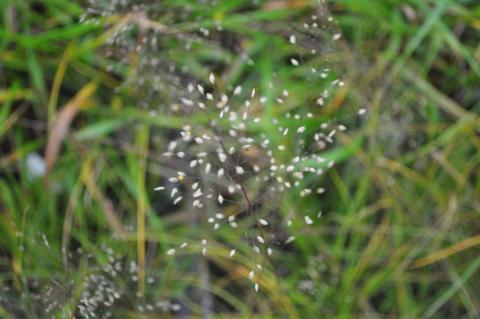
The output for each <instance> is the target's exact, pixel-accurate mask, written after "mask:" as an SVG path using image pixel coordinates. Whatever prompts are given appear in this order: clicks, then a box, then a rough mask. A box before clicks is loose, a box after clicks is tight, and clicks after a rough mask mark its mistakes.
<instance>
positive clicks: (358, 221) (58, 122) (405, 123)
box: [0, 0, 480, 318]
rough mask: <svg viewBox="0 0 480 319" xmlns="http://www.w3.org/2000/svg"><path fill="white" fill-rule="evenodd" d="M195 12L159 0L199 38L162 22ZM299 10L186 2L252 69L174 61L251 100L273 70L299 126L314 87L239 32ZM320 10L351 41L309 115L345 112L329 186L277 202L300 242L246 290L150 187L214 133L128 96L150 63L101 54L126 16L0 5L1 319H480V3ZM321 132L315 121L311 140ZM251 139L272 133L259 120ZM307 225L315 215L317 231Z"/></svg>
mask: <svg viewBox="0 0 480 319" xmlns="http://www.w3.org/2000/svg"><path fill="white" fill-rule="evenodd" d="M187 2H188V4H191V5H192V6H195V5H196V4H197V2H196V1H187ZM187 2H185V1H165V2H164V7H162V10H163V11H162V13H165V15H164V16H162V17H164V18H165V19H166V20H165V21H168V22H169V23H172V25H174V26H175V27H178V28H184V30H187V29H188V28H189V27H192V28H193V26H192V25H189V24H188V23H186V22H181V23H180V22H179V24H178V25H175V23H176V22H175V21H174V20H175V17H173V18H172V17H171V16H169V15H168V13H169V12H176V11H175V10H178V8H179V7H182V6H183V5H184V4H185V3H187ZM307 2H308V1H305V2H303V1H269V2H265V3H263V2H262V4H261V5H259V8H262V5H263V8H264V9H263V10H262V9H255V10H253V11H252V12H251V13H250V15H243V14H241V13H238V10H239V8H242V7H243V6H244V5H245V1H218V3H217V5H215V6H206V5H198V7H195V10H193V11H194V13H192V14H193V15H194V17H193V18H192V19H193V20H194V21H196V22H197V23H200V24H201V23H202V21H204V22H205V21H212V18H215V19H218V20H221V21H222V24H223V25H224V26H226V27H227V28H228V29H229V30H231V32H233V33H236V34H247V35H248V41H246V42H245V43H241V49H242V50H245V51H246V52H248V53H249V54H251V55H252V56H255V57H256V58H255V62H256V64H255V67H256V68H257V69H256V70H254V71H245V70H248V68H249V64H248V59H245V58H244V57H243V56H241V55H236V54H232V52H231V51H229V50H224V51H222V50H219V48H218V47H215V46H212V47H208V46H198V47H195V46H194V48H193V50H194V53H192V54H191V55H182V54H180V53H181V50H179V51H180V52H177V54H175V55H174V56H173V57H169V58H174V59H177V61H178V62H179V63H180V64H181V63H185V64H186V63H187V62H188V66H189V67H190V70H193V71H192V72H194V76H195V78H197V79H203V80H204V82H205V83H208V78H209V71H210V70H211V66H212V63H213V61H215V65H217V66H218V65H222V66H221V68H225V69H226V70H227V71H228V77H226V79H224V78H222V79H221V80H220V79H219V77H218V76H217V77H216V79H215V81H222V85H225V86H224V90H225V91H228V90H230V92H231V91H233V90H234V88H235V85H236V84H238V83H240V82H241V84H242V87H243V88H249V90H248V91H247V90H246V89H244V90H243V91H244V93H245V92H248V93H250V89H251V88H252V87H256V86H257V85H258V83H261V84H262V83H263V85H264V86H267V84H268V83H269V81H271V77H272V74H273V73H275V74H277V75H278V76H280V77H282V86H283V87H282V89H287V90H288V93H289V96H290V98H289V99H286V103H285V104H284V107H285V110H288V109H289V108H294V109H296V110H299V111H300V112H303V113H305V114H306V113H307V112H308V111H309V107H310V105H307V103H302V101H304V100H309V99H313V95H315V94H318V92H313V91H312V90H311V85H312V83H313V82H306V81H298V74H294V73H292V72H299V71H292V65H291V63H288V59H283V60H282V59H281V57H284V56H288V54H290V53H289V52H291V46H290V44H289V41H283V42H282V41H279V42H278V43H270V42H269V41H266V39H265V37H264V36H262V32H254V30H253V29H251V28H246V27H245V23H247V22H249V23H252V21H255V19H256V18H258V19H267V20H269V19H271V20H269V21H274V22H282V21H284V20H285V19H288V17H289V13H291V12H293V11H294V10H296V9H295V8H293V7H297V9H298V6H300V7H302V6H305V3H307ZM328 5H329V9H330V11H331V12H332V14H333V16H334V17H335V19H336V20H337V21H338V27H339V28H340V29H341V30H342V31H343V37H342V38H341V39H340V40H339V41H338V42H336V45H335V46H334V47H331V49H332V50H326V51H323V52H322V54H321V55H320V58H325V57H326V58H328V60H329V61H331V62H332V68H333V69H334V70H335V71H334V72H337V73H338V74H337V75H335V76H334V77H332V78H331V79H330V80H332V81H333V80H334V79H336V78H337V77H338V76H341V79H342V81H343V82H344V85H343V86H341V87H340V86H337V87H336V89H335V90H333V91H332V95H331V98H330V99H328V100H327V101H326V103H325V106H324V108H323V109H322V112H321V114H320V119H321V121H322V122H323V121H328V120H329V119H332V118H337V117H338V118H339V122H340V123H342V124H345V125H346V126H347V127H348V128H349V130H348V131H347V132H342V131H339V132H337V134H336V136H337V141H336V144H335V145H333V147H331V148H329V149H328V150H326V151H325V153H324V154H322V156H323V157H324V158H325V159H327V160H332V161H335V162H336V163H337V164H336V165H335V166H334V167H332V168H331V169H330V170H328V171H327V172H326V173H324V174H323V175H322V176H323V177H322V178H321V179H318V178H317V177H313V178H311V179H310V180H309V179H308V178H307V181H306V182H308V183H311V184H312V185H315V188H316V187H322V188H324V189H325V192H324V193H323V194H318V195H314V196H313V197H305V198H303V197H300V196H299V195H298V194H295V193H290V192H287V193H286V195H282V198H281V200H282V202H281V205H278V207H276V209H278V211H275V215H276V216H283V217H284V218H286V219H288V218H290V217H291V216H292V215H291V214H292V211H293V212H294V213H295V214H298V215H295V216H297V218H295V219H294V220H293V221H294V223H293V224H292V226H291V227H281V228H280V229H279V230H278V231H277V232H276V234H278V235H279V236H283V237H282V238H283V239H286V238H288V237H289V236H296V240H295V241H294V242H292V243H290V244H289V245H280V246H279V247H278V248H275V253H274V256H273V257H274V259H273V262H272V263H270V262H269V261H266V264H265V265H264V267H263V272H262V276H261V278H260V280H259V284H260V289H259V291H258V292H256V291H255V289H253V287H252V284H251V282H250V281H249V280H248V277H249V272H250V271H251V269H252V257H251V256H252V253H251V245H250V244H249V242H248V241H246V240H245V236H244V234H243V233H240V232H232V231H230V229H229V228H221V229H219V230H218V232H216V233H215V235H212V236H211V237H209V238H208V253H207V254H206V256H205V257H203V256H202V255H201V254H200V253H199V252H200V251H201V249H202V245H203V243H202V242H201V241H200V240H201V239H203V238H204V237H205V234H210V233H211V232H210V230H211V228H212V227H211V225H210V226H201V225H200V226H198V225H197V226H194V225H196V224H195V223H193V222H192V217H191V211H189V210H188V209H185V208H186V207H187V206H185V207H184V209H179V208H178V207H177V206H173V205H172V204H171V201H170V200H169V199H168V198H167V196H165V195H159V194H160V192H157V191H155V190H154V189H155V188H156V187H158V186H159V185H164V184H165V183H164V182H165V180H166V179H168V178H169V177H171V176H172V173H175V171H173V172H172V170H171V169H170V168H169V167H168V165H166V162H165V160H164V159H163V157H162V153H163V152H164V151H165V149H166V147H167V145H168V143H169V142H170V141H171V139H172V136H171V135H169V134H173V133H172V132H178V131H179V130H181V129H182V126H184V123H185V121H187V120H188V121H189V122H191V123H197V124H200V125H204V124H205V123H208V121H206V120H205V117H204V116H202V113H193V114H190V115H188V118H187V116H186V115H185V114H179V113H176V112H175V111H174V110H168V111H167V110H164V109H159V108H158V105H168V106H170V105H172V103H168V104H162V103H158V105H157V104H155V105H153V106H152V105H151V101H156V99H157V101H163V100H160V98H162V99H163V98H164V97H163V96H161V95H158V96H157V95H154V96H147V95H148V94H150V93H151V92H148V91H147V90H145V88H144V87H142V86H141V85H142V84H144V83H138V82H129V81H128V80H127V82H124V81H123V80H124V79H125V78H127V79H138V78H139V77H138V74H134V73H135V72H137V73H138V72H139V70H141V72H140V73H139V74H140V75H145V72H149V70H148V68H146V69H142V68H139V66H141V65H142V64H141V62H142V61H141V60H137V62H138V63H137V64H135V63H134V62H135V61H136V60H135V59H137V58H138V57H140V58H141V56H140V55H135V53H134V52H128V51H127V53H126V54H124V55H120V57H121V58H123V59H124V61H123V62H128V63H117V62H116V61H118V58H119V56H116V55H115V54H118V51H116V52H114V51H110V49H109V48H110V47H109V46H106V45H105V44H106V43H107V41H108V39H109V38H111V37H110V36H111V33H110V32H111V30H112V28H114V27H115V25H117V24H118V23H120V22H119V21H121V19H122V15H121V13H120V14H117V15H110V14H109V15H108V17H105V18H102V19H103V20H102V22H108V23H109V24H110V26H107V27H105V26H103V25H102V23H99V24H98V25H96V24H94V23H79V19H80V17H81V16H82V15H83V14H84V7H82V5H81V3H77V2H72V1H67V0H46V1H41V2H40V1H2V2H0V12H1V13H2V18H1V19H0V46H1V49H0V70H1V71H0V104H1V105H2V106H1V108H0V149H1V152H0V189H1V192H0V210H1V219H0V270H1V271H0V289H1V292H0V317H6V318H9V317H12V318H21V317H27V318H36V317H38V318H43V317H44V315H45V311H47V310H48V312H49V313H54V314H56V316H57V317H59V318H60V317H68V314H69V313H71V312H72V311H73V309H76V311H77V315H82V313H78V312H79V311H80V310H79V309H80V307H79V305H81V306H83V307H84V309H88V307H90V306H89V304H88V302H89V300H95V298H98V300H101V301H102V303H101V305H100V306H99V308H98V309H97V314H98V315H100V314H101V315H103V316H107V314H108V311H110V312H111V315H112V317H114V318H119V317H120V318H121V317H125V318H139V317H140V318H142V317H144V318H150V317H161V318H163V317H168V316H171V317H175V316H182V315H183V316H187V317H188V316H194V317H195V316H199V315H200V314H203V315H204V316H211V317H215V318H216V317H218V318H222V317H229V318H231V317H235V316H236V317H239V318H243V317H251V316H258V317H261V318H318V317H339V318H350V317H353V318H356V317H365V318H372V317H379V318H381V317H387V316H392V317H406V318H410V317H414V318H415V317H426V318H428V317H435V318H443V317H445V318H451V317H458V318H460V317H466V318H476V317H478V316H479V312H480V300H478V297H477V295H476V293H475V291H477V290H479V289H480V287H478V283H479V282H480V280H479V277H478V276H479V275H478V269H479V268H480V259H479V258H478V256H477V255H478V254H476V252H478V247H477V246H478V244H479V243H480V239H479V236H478V234H477V233H478V217H479V212H480V201H479V198H480V197H479V195H480V178H479V171H480V170H479V163H480V155H479V154H480V152H479V149H480V140H479V129H480V128H479V123H480V121H479V118H478V112H479V109H480V105H479V102H478V101H479V100H480V99H479V97H480V96H479V89H478V88H479V86H480V80H479V79H480V63H479V60H480V48H479V46H478V44H479V43H480V42H479V37H480V36H479V34H480V32H479V28H480V27H479V26H480V14H479V13H480V7H479V5H478V4H476V3H475V1H473V0H472V1H453V0H439V1H425V0H409V1H382V0H372V1H368V3H367V2H365V1H360V0H335V1H329V3H328ZM268 6H271V7H275V8H276V9H275V10H266V9H265V8H266V7H268ZM169 10H172V11H169ZM169 19H171V20H169ZM189 19H190V18H189ZM246 19H247V21H246ZM252 19H253V20H252ZM105 20H106V21H105ZM172 21H173V22H172ZM199 21H200V22H199ZM177 22H178V21H177ZM205 23H206V25H205V27H206V28H208V27H210V26H209V25H208V24H207V22H205ZM167 25H170V24H167ZM280 25H282V24H280ZM194 27H195V28H197V27H198V26H197V25H195V26H194ZM195 30H196V29H195ZM322 43H323V42H322ZM171 45H172V46H174V48H175V45H177V46H178V44H175V43H172V44H171ZM230 45H234V46H235V45H238V46H240V44H238V43H233V44H230ZM273 48H274V49H273ZM289 50H290V51H289ZM281 60H282V61H284V63H282V62H281ZM293 69H294V70H295V68H293ZM216 70H217V72H218V73H220V71H219V70H220V69H216ZM167 71H168V70H167ZM223 72H226V71H222V73H223ZM162 74H168V72H167V73H162ZM244 74H250V75H252V74H254V75H253V76H251V77H247V78H242V75H244ZM129 75H130V76H129ZM300 76H301V75H300ZM295 77H297V78H295ZM223 81H224V83H223ZM139 84H141V85H139ZM146 87H147V88H148V87H149V86H148V85H147V86H146ZM139 88H140V89H139ZM185 89H186V88H185ZM183 91H185V90H183ZM183 91H181V92H183ZM279 92H281V91H279ZM167 93H168V92H167ZM248 93H247V94H248ZM258 96H260V95H258ZM152 109H153V111H156V112H157V113H153V114H152ZM359 109H365V110H366V114H365V115H364V116H363V117H362V118H363V120H359V118H360V117H359V116H357V114H356V112H357V110H359ZM282 121H285V122H284V123H282V124H283V125H292V126H293V127H295V125H296V124H294V120H293V119H292V120H291V122H289V121H287V120H282ZM317 124H318V123H316V122H309V123H307V125H306V126H307V128H306V130H307V132H310V133H311V134H312V135H313V133H314V128H315V126H316V125H317ZM259 126H260V127H259V128H258V131H260V132H267V133H268V134H270V137H271V138H272V139H274V140H275V139H280V138H281V135H282V134H281V133H280V132H278V130H276V127H272V125H271V124H269V122H268V121H262V122H261V123H259ZM275 156H282V155H277V154H276V155H275ZM313 164H314V163H308V165H313ZM252 187H253V186H252ZM253 188H254V187H253ZM238 201H239V199H236V200H235V201H233V202H232V207H233V208H235V207H238ZM236 203H237V204H236ZM274 204H275V205H274ZM276 204H277V203H276V202H274V203H271V205H272V207H273V206H276ZM233 208H232V209H233ZM318 212H321V215H320V214H319V217H321V218H319V219H316V216H317V214H318ZM307 214H309V215H311V216H312V218H313V217H315V222H314V223H313V225H309V226H308V227H306V225H305V222H304V221H303V216H304V215H307ZM143 221H145V223H144V228H143V227H138V225H140V224H142V223H143ZM269 221H270V220H269ZM295 221H297V222H295ZM207 230H209V232H207ZM192 239H195V240H196V241H193V242H192V243H190V241H191V240H192ZM144 242H147V245H143V244H142V243H144ZM183 242H189V243H190V244H189V245H188V246H187V247H186V248H185V249H184V250H178V249H177V251H176V255H175V256H174V258H173V257H172V256H170V255H168V254H167V252H168V251H169V249H171V248H172V247H173V246H174V245H176V246H178V245H180V244H181V243H183ZM139 243H140V244H139ZM232 243H234V244H235V248H236V251H237V253H236V255H235V259H231V258H228V256H229V254H230V250H231V248H232ZM254 266H255V265H253V267H254ZM105 303H106V304H105ZM110 304H112V305H113V307H111V306H110ZM49 307H50V309H49ZM85 316H86V315H85Z"/></svg>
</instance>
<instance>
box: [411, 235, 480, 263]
mask: <svg viewBox="0 0 480 319" xmlns="http://www.w3.org/2000/svg"><path fill="white" fill-rule="evenodd" d="M477 245H480V235H476V236H473V237H470V238H467V239H465V240H463V241H461V242H459V243H457V244H455V245H453V246H450V247H447V248H445V249H442V250H439V251H436V252H434V253H432V254H430V255H428V256H425V257H423V258H420V259H417V260H416V261H415V262H414V263H413V268H414V269H415V268H421V267H424V266H427V265H430V264H433V263H435V262H437V261H440V260H442V259H445V258H448V257H449V256H451V255H454V254H456V253H459V252H461V251H463V250H465V249H468V248H471V247H474V246H477Z"/></svg>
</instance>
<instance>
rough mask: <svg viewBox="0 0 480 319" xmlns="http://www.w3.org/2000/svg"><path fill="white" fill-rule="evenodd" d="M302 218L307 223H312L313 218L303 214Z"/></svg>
mask: <svg viewBox="0 0 480 319" xmlns="http://www.w3.org/2000/svg"><path fill="white" fill-rule="evenodd" d="M304 219H305V223H306V224H307V225H311V224H313V220H312V219H311V218H310V216H305V217H304Z"/></svg>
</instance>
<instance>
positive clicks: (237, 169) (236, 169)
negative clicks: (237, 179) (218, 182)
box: [235, 166, 245, 175]
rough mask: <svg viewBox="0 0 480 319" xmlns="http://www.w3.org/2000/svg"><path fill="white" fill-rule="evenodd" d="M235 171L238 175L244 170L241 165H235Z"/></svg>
mask: <svg viewBox="0 0 480 319" xmlns="http://www.w3.org/2000/svg"><path fill="white" fill-rule="evenodd" d="M235 172H236V173H237V174H238V175H243V174H244V173H245V170H244V169H243V167H241V166H237V167H235Z"/></svg>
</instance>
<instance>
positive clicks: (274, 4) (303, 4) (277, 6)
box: [263, 0, 311, 10]
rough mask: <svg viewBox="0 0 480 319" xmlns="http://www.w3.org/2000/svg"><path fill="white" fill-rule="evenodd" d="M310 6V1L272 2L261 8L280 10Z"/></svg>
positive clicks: (282, 0)
mask: <svg viewBox="0 0 480 319" xmlns="http://www.w3.org/2000/svg"><path fill="white" fill-rule="evenodd" d="M308 5H311V1H306V0H273V1H268V2H267V3H266V4H265V5H264V6H263V8H264V9H265V10H281V9H290V8H303V7H306V6H308Z"/></svg>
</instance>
